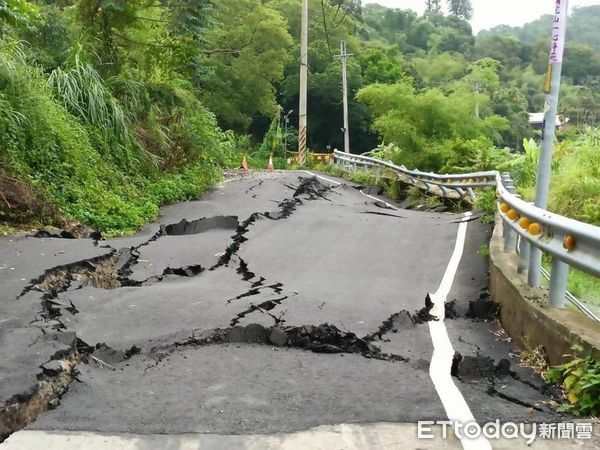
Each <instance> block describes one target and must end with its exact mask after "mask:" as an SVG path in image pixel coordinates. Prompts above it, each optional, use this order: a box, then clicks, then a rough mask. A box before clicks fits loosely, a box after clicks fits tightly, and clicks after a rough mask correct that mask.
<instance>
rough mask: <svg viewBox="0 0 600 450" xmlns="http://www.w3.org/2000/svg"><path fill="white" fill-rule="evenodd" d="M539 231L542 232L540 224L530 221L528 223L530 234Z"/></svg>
mask: <svg viewBox="0 0 600 450" xmlns="http://www.w3.org/2000/svg"><path fill="white" fill-rule="evenodd" d="M541 232H542V227H541V226H540V224H539V223H532V224H531V225H529V233H530V234H532V235H534V236H537V235H538V234H540V233H541Z"/></svg>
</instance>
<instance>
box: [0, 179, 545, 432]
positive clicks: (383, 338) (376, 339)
mask: <svg viewBox="0 0 600 450" xmlns="http://www.w3.org/2000/svg"><path fill="white" fill-rule="evenodd" d="M292 187H293V194H292V195H291V196H290V197H289V198H285V199H284V200H283V201H281V202H278V203H277V208H276V209H274V210H272V211H265V212H254V213H252V214H250V215H249V216H248V217H247V218H246V219H244V220H240V219H239V218H238V217H236V216H228V215H216V216H213V217H204V218H199V219H196V220H191V221H188V220H186V219H184V220H182V221H180V222H178V223H172V224H168V225H162V226H161V227H160V229H159V230H158V231H157V232H156V233H155V234H153V235H152V236H150V237H149V238H148V239H147V240H146V241H144V242H142V243H141V244H139V245H136V246H133V247H129V248H122V249H116V248H111V247H107V249H108V250H109V251H108V252H107V253H106V254H105V255H103V256H99V257H96V258H91V259H86V260H81V261H78V262H75V263H72V264H68V265H63V266H57V267H53V268H50V269H48V270H46V271H45V272H44V273H43V274H42V275H40V276H39V277H38V278H36V279H35V280H32V281H31V282H30V284H29V285H28V286H27V287H25V288H24V289H23V291H22V293H21V294H20V295H19V296H18V298H17V299H16V302H18V303H21V304H24V303H27V302H29V303H31V310H32V311H35V313H33V315H32V317H30V318H29V321H28V322H27V324H25V325H23V328H26V329H28V330H29V329H31V330H33V331H34V332H35V333H37V334H36V336H37V338H36V339H39V340H49V341H51V342H53V347H51V348H53V349H54V350H53V352H49V353H48V354H45V355H44V357H45V358H46V359H45V362H43V363H42V364H41V365H40V364H37V363H36V364H33V363H28V364H26V365H25V366H23V365H21V366H18V364H17V362H16V361H13V360H10V358H9V359H8V360H7V361H5V363H6V364H8V365H9V366H10V364H14V365H15V367H17V366H18V370H25V371H27V373H28V374H35V378H34V380H35V381H34V383H33V384H32V385H31V386H29V387H27V388H26V389H22V388H21V387H19V388H15V392H12V395H11V396H10V397H9V398H2V399H0V401H3V402H4V404H3V405H2V406H1V407H0V442H1V441H2V440H4V439H6V438H7V437H8V436H9V435H10V434H11V433H13V432H15V431H17V430H19V429H21V428H23V427H25V426H27V425H28V424H31V423H32V422H34V421H35V420H36V419H37V418H38V415H39V414H40V413H42V412H44V411H47V410H50V409H55V408H58V407H59V406H60V404H61V397H62V396H63V395H64V394H65V393H66V392H67V391H68V390H69V386H70V384H71V383H72V382H73V381H77V380H78V376H79V375H80V372H79V370H78V367H79V369H81V370H82V371H83V370H84V369H83V367H95V368H97V369H102V372H103V373H104V371H105V370H106V371H107V372H106V373H109V374H110V373H121V371H122V370H125V369H124V367H126V366H127V365H128V364H129V363H132V364H133V362H134V361H139V359H140V358H146V359H149V360H151V361H153V363H154V367H157V366H159V365H160V366H161V367H164V365H165V364H168V359H169V357H170V356H171V355H174V354H175V353H178V354H179V355H181V354H183V352H189V351H193V350H194V349H195V348H201V347H213V348H214V347H215V346H231V345H235V344H251V345H252V346H253V349H254V350H252V351H253V352H254V351H256V349H257V348H259V349H260V348H263V349H265V348H269V347H270V348H273V349H278V348H289V349H295V350H304V351H306V352H310V353H311V354H316V355H323V354H329V355H336V354H337V355H340V356H343V355H351V356H352V357H353V358H365V359H369V360H374V361H375V362H377V363H378V364H383V363H386V364H387V363H389V364H394V367H396V368H399V367H402V370H404V371H409V370H410V371H412V372H411V376H415V377H416V378H419V379H422V380H425V381H424V383H429V379H428V377H427V372H426V370H427V368H428V367H427V364H426V361H425V364H424V361H423V360H421V359H418V358H417V357H409V356H408V355H407V354H403V351H402V350H403V349H406V346H407V344H406V342H408V340H410V339H414V340H415V341H417V340H420V341H423V340H424V339H426V337H427V336H428V333H426V329H425V328H426V327H422V325H423V324H425V323H426V322H427V321H430V320H435V318H434V317H433V316H432V315H431V314H430V310H431V308H432V306H433V304H432V302H431V299H430V297H429V295H428V294H427V295H426V293H423V297H425V300H424V306H423V307H422V308H421V309H419V310H416V311H414V312H410V311H408V310H406V309H405V310H401V311H399V312H396V313H394V314H392V315H391V316H390V317H389V318H387V319H386V320H384V321H383V322H382V323H381V324H379V325H376V326H378V328H377V329H375V330H369V331H370V332H369V333H367V334H366V335H365V336H358V335H357V334H355V333H352V332H349V331H344V330H341V329H340V328H343V327H337V326H335V325H332V324H330V323H320V322H319V320H318V318H317V317H318V316H315V319H314V320H315V322H314V323H304V322H305V321H304V320H303V321H301V322H299V323H301V324H302V325H294V326H290V325H287V324H286V323H285V320H282V319H281V317H280V316H277V315H274V314H273V312H274V310H276V309H277V308H279V307H281V306H282V305H288V304H290V299H289V298H290V295H293V294H296V293H289V292H287V291H286V290H285V286H284V285H283V283H280V282H273V281H270V282H267V280H266V278H267V277H264V276H261V275H260V274H256V273H254V272H253V271H252V270H251V269H250V267H249V264H248V262H247V261H244V260H243V259H242V258H241V257H240V256H239V255H238V252H239V250H240V248H241V247H242V246H243V244H244V242H246V241H247V240H248V233H249V231H250V229H251V227H252V226H253V225H254V224H256V223H257V222H258V221H281V220H286V219H288V218H290V217H291V216H292V215H293V214H294V213H295V212H296V211H297V210H298V208H301V207H302V206H305V205H307V204H309V203H310V202H323V201H324V202H332V200H331V198H330V197H331V195H332V194H333V190H334V189H335V188H332V187H330V186H328V185H326V184H323V183H321V182H320V181H319V180H318V179H317V178H316V177H299V178H298V185H297V186H292ZM253 195H254V193H253ZM373 217H375V216H373ZM212 230H227V231H231V233H232V235H231V237H230V241H229V243H228V245H227V246H226V247H225V248H224V249H222V252H221V253H219V256H218V259H216V260H215V261H216V262H215V263H214V264H212V265H210V266H207V267H204V266H203V265H200V264H191V265H186V266H183V267H166V268H164V270H162V273H161V272H160V271H159V272H157V274H154V275H153V276H150V277H149V278H146V279H143V280H139V279H133V277H132V274H133V272H134V269H135V268H136V266H137V265H138V264H139V263H140V250H141V249H142V248H144V247H146V246H148V245H150V244H151V243H153V242H155V241H157V240H159V239H161V238H163V237H165V236H190V235H195V234H201V233H207V232H211V231H212ZM62 237H64V236H62ZM162 267H164V266H162ZM162 267H161V269H162ZM227 268H229V269H230V270H232V273H233V270H235V273H237V275H239V278H241V279H242V280H244V281H246V282H248V283H249V289H248V291H247V292H245V293H242V294H239V295H237V296H234V297H232V298H229V299H228V298H223V299H221V300H222V302H223V303H224V304H231V305H232V306H235V305H236V301H239V300H240V299H247V298H249V297H253V296H256V295H259V294H260V293H262V292H263V291H264V290H269V291H271V292H270V293H272V295H273V298H269V299H267V300H262V301H260V302H256V303H250V305H247V304H244V307H243V309H242V308H240V309H241V311H240V310H238V311H236V312H235V314H233V315H232V316H231V318H230V319H228V326H222V327H218V328H217V327H214V328H210V329H198V330H193V331H190V332H188V333H183V334H181V333H179V334H177V333H176V332H175V330H174V334H173V335H172V336H171V335H168V336H164V337H162V338H160V339H156V340H149V341H147V342H144V343H139V344H138V345H131V343H129V344H128V348H121V349H118V348H111V346H108V345H106V343H104V342H84V341H83V340H82V339H81V338H80V337H78V336H77V335H76V333H75V331H74V330H73V329H70V326H71V324H70V321H69V320H68V318H67V314H65V311H67V312H68V313H69V314H70V315H77V314H84V313H83V312H80V311H78V309H77V307H76V306H75V305H74V304H73V303H72V302H71V303H70V305H65V304H64V302H62V303H61V302H60V301H59V297H60V295H61V294H63V293H66V292H75V291H78V290H80V289H82V288H84V287H86V286H93V287H95V288H99V289H105V290H115V291H116V290H119V289H124V288H129V289H135V288H140V287H145V286H150V285H154V284H157V283H167V282H172V281H176V280H177V279H179V278H182V277H184V278H190V277H202V274H203V273H205V272H213V271H217V270H218V269H227ZM235 273H233V275H234V277H236V275H235ZM274 278H277V277H274ZM199 280H200V281H202V278H199ZM418 298H422V297H417V301H418ZM325 300H326V299H325ZM399 303H401V301H399ZM416 307H418V305H417V306H416ZM456 309H457V308H456V305H455V302H449V303H447V304H446V317H447V319H448V320H455V321H457V323H458V322H461V323H462V322H467V321H476V322H479V321H494V320H495V318H496V316H497V315H498V308H497V306H496V305H495V304H494V303H492V302H490V301H489V298H488V297H487V294H486V293H485V292H484V293H482V295H481V297H480V298H479V299H477V300H475V301H472V302H471V304H470V306H469V310H468V312H467V314H466V315H465V317H461V316H460V314H459V313H458V312H457V311H456ZM257 311H258V312H262V313H265V314H267V315H269V316H270V317H272V319H273V320H274V325H265V324H259V323H248V320H249V319H252V321H253V316H252V314H254V313H256V312H257ZM271 314H273V315H271ZM386 315H387V313H386ZM227 317H229V316H227ZM379 320H381V319H379V318H377V321H379ZM307 321H308V320H307ZM243 323H245V324H246V325H243ZM376 323H377V322H375V323H374V324H376ZM225 325H227V323H226V324H225ZM373 328H376V327H373ZM178 331H181V330H178ZM399 337H401V338H402V340H403V341H402V342H401V344H402V345H400V346H396V347H394V345H395V343H397V342H398V340H399V339H398V338H399ZM424 337H425V338H424ZM29 345H30V341H24V340H23V341H19V340H17V341H16V343H15V348H14V349H11V353H14V354H18V353H19V352H20V353H22V354H27V352H33V351H35V350H34V349H31V348H30V347H29ZM427 345H429V343H427V344H425V346H424V347H423V348H424V349H426V350H427V349H428V347H427ZM113 346H115V345H113ZM115 347H116V346H115ZM124 347H125V345H124ZM43 348H47V347H43ZM48 348H50V347H48ZM387 349H391V350H387ZM299 353H303V352H299ZM303 354H304V353H303ZM313 356H314V355H313ZM425 356H427V355H425ZM320 358H324V356H320ZM347 359H350V356H347ZM496 359H498V358H496ZM32 361H35V360H32ZM361 361H364V360H363V359H361ZM81 364H85V365H87V366H81ZM382 370H384V369H382ZM385 370H389V369H387V368H386V369H385ZM117 371H118V372H117ZM452 375H453V376H454V377H455V378H456V380H458V381H459V382H461V383H463V382H464V383H467V382H476V383H477V386H479V387H478V389H482V390H483V391H484V392H485V394H484V395H486V396H489V397H494V398H495V399H500V400H503V401H506V402H509V403H511V404H512V405H519V406H524V405H527V407H532V408H533V409H535V410H536V411H540V412H544V413H548V409H547V408H542V407H539V406H537V403H534V401H535V400H531V401H529V400H522V399H519V398H518V396H517V395H511V394H508V393H506V392H504V391H503V389H502V387H501V386H500V385H501V383H504V382H506V380H512V381H513V382H515V383H517V384H518V385H520V386H521V385H522V386H526V387H527V388H530V389H531V390H533V391H535V393H537V394H542V393H543V394H544V395H549V394H552V393H551V392H549V390H548V388H547V387H546V386H545V385H543V384H539V383H534V382H532V381H530V380H529V379H526V378H525V377H524V376H522V374H521V373H520V372H519V371H518V370H512V368H511V364H510V361H508V360H506V359H499V362H497V363H496V362H495V359H494V358H492V357H488V356H486V355H485V354H483V350H482V351H481V353H480V352H479V351H478V352H477V354H476V355H471V354H466V353H465V352H462V353H461V352H457V353H456V355H455V358H454V364H453V366H452ZM499 380H502V381H501V382H500V381H499ZM423 395H425V394H423ZM427 395H431V396H435V393H434V391H433V389H431V392H429V393H427ZM533 397H535V396H533ZM533 397H532V398H533ZM536 398H537V397H536ZM425 403H426V404H431V403H432V402H431V401H430V400H427V401H424V404H425ZM438 406H439V405H437V406H436V407H438ZM435 416H436V417H438V416H439V414H438V412H436V413H435ZM431 417H432V418H433V415H432V416H431ZM332 420H333V419H332Z"/></svg>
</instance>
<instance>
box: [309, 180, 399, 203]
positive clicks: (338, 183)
mask: <svg viewBox="0 0 600 450" xmlns="http://www.w3.org/2000/svg"><path fill="white" fill-rule="evenodd" d="M300 172H304V173H307V174H309V175H312V176H313V177H317V178H320V179H321V180H325V181H329V182H330V183H333V184H335V185H337V186H339V185H340V184H342V183H340V182H339V181H335V180H330V179H329V178H326V177H322V176H321V175H317V174H316V173H312V172H309V171H308V170H301V171H300ZM360 193H361V194H362V195H364V196H365V197H369V198H370V199H372V200H375V201H377V202H381V203H384V204H385V206H387V207H388V208H391V209H396V210H397V209H398V208H396V207H395V206H394V205H390V204H389V203H388V202H386V201H385V200H381V199H380V198H377V197H373V196H372V195H369V194H365V193H364V192H363V191H362V189H361V190H360Z"/></svg>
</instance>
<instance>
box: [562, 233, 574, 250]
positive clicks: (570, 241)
mask: <svg viewBox="0 0 600 450" xmlns="http://www.w3.org/2000/svg"><path fill="white" fill-rule="evenodd" d="M563 247H564V248H565V249H567V250H568V251H572V250H574V249H575V238H574V237H573V236H571V235H567V236H565V239H564V241H563Z"/></svg>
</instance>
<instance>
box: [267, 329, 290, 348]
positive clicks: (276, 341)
mask: <svg viewBox="0 0 600 450" xmlns="http://www.w3.org/2000/svg"><path fill="white" fill-rule="evenodd" d="M269 341H271V344H273V345H276V346H277V347H283V346H284V345H285V344H287V341H288V336H287V333H286V332H285V331H283V330H281V329H279V328H272V329H271V334H270V335H269Z"/></svg>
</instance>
